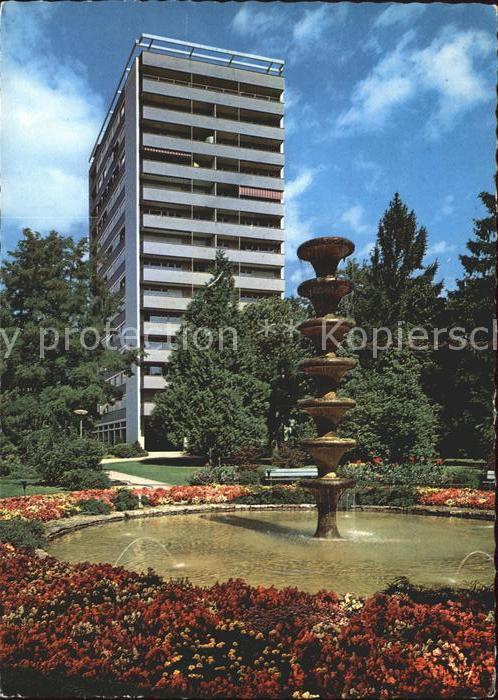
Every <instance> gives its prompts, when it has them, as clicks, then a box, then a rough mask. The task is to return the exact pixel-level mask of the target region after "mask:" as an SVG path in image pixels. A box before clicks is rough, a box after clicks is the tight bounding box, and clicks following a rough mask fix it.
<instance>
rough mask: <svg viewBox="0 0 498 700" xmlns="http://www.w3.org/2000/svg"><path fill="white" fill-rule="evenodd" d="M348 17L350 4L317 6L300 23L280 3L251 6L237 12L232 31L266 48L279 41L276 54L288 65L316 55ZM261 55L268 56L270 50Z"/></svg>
mask: <svg viewBox="0 0 498 700" xmlns="http://www.w3.org/2000/svg"><path fill="white" fill-rule="evenodd" d="M347 13H348V7H347V3H344V2H340V3H337V4H336V5H330V4H328V3H325V2H317V3H315V7H313V8H312V9H306V10H304V12H302V13H301V14H300V16H299V18H298V19H297V20H296V19H295V16H296V15H295V12H289V11H288V10H287V8H285V9H284V8H283V6H281V5H279V4H278V3H267V4H266V3H265V6H264V9H260V8H259V7H255V6H254V4H253V3H247V4H243V5H242V6H241V7H240V8H239V10H237V12H236V14H235V16H234V18H233V19H232V22H231V27H232V29H233V30H234V31H235V32H237V33H238V34H240V35H243V36H250V37H255V38H257V39H259V40H264V42H265V46H266V47H268V45H269V43H270V44H271V43H275V40H277V42H278V43H277V45H276V50H277V51H278V52H279V53H280V55H285V57H286V60H288V61H295V60H296V59H297V58H302V57H303V55H304V54H306V53H309V54H311V53H313V52H316V51H317V50H318V49H319V47H320V45H321V44H322V43H323V42H325V41H327V40H328V39H329V37H327V36H326V34H327V31H328V30H329V29H330V28H331V27H332V26H333V25H336V24H339V23H340V22H343V21H344V20H345V18H346V16H347ZM261 43H262V42H261ZM261 51H262V52H263V53H265V55H267V54H268V49H261Z"/></svg>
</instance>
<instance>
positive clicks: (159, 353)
mask: <svg viewBox="0 0 498 700" xmlns="http://www.w3.org/2000/svg"><path fill="white" fill-rule="evenodd" d="M144 350H145V352H146V355H145V357H144V360H145V361H146V362H169V360H170V357H171V353H172V352H173V350H147V349H145V348H144Z"/></svg>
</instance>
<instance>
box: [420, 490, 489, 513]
mask: <svg viewBox="0 0 498 700" xmlns="http://www.w3.org/2000/svg"><path fill="white" fill-rule="evenodd" d="M417 501H418V503H420V504H423V505H429V506H448V507H451V506H453V507H458V508H477V509H479V510H494V507H495V494H494V492H493V491H478V490H476V489H432V488H421V489H418V494H417Z"/></svg>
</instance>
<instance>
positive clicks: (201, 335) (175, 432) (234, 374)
mask: <svg viewBox="0 0 498 700" xmlns="http://www.w3.org/2000/svg"><path fill="white" fill-rule="evenodd" d="M212 275H213V277H212V279H211V280H210V281H209V282H208V283H207V284H206V285H204V287H203V288H202V289H201V290H199V292H198V293H197V294H196V296H195V297H194V299H193V301H192V303H191V304H190V306H189V308H188V309H187V312H186V314H185V316H184V318H183V320H182V325H181V328H180V332H179V334H178V336H177V347H176V348H175V350H174V351H173V353H172V358H171V364H170V372H169V387H168V390H167V391H165V392H163V393H161V394H160V395H159V396H158V397H157V400H156V405H155V408H154V412H153V415H152V424H153V427H154V429H155V430H156V431H157V432H162V433H163V434H164V435H165V436H166V438H167V439H168V440H169V441H171V442H173V443H175V444H177V445H181V444H182V443H183V439H184V438H186V440H187V443H188V446H189V448H190V449H192V450H193V451H195V452H198V453H199V454H202V455H204V456H205V457H206V458H207V459H208V460H209V461H210V463H212V464H217V463H220V462H221V461H222V460H224V459H225V458H227V457H228V456H229V455H230V454H231V453H232V452H234V451H235V450H236V448H238V447H240V445H241V444H248V443H255V444H263V443H264V442H266V439H267V434H266V425H265V420H264V417H265V413H266V410H267V401H268V387H267V385H266V384H265V383H264V382H262V381H259V380H258V379H256V378H255V377H253V376H251V374H250V373H249V372H248V371H247V367H246V366H245V362H244V358H245V357H246V355H245V353H241V352H240V351H239V330H240V327H241V323H240V311H239V308H238V300H237V295H236V293H235V289H234V279H233V273H232V266H231V264H230V262H229V261H228V259H227V258H226V256H225V254H224V253H223V251H218V252H217V254H216V259H215V264H214V268H213V270H212Z"/></svg>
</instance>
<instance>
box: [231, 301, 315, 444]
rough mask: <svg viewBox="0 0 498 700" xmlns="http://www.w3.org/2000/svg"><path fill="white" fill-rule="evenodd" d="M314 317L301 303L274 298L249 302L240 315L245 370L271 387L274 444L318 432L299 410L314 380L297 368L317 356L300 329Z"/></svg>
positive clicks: (270, 429) (269, 415)
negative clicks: (306, 358) (300, 324)
mask: <svg viewBox="0 0 498 700" xmlns="http://www.w3.org/2000/svg"><path fill="white" fill-rule="evenodd" d="M309 315H310V313H309V309H308V305H307V304H305V303H303V302H301V301H300V300H299V299H295V298H291V299H280V298H271V299H265V300H262V301H260V302H256V303H253V304H249V305H248V306H246V307H245V308H244V309H243V311H242V313H241V319H240V320H241V334H240V335H241V338H242V348H241V349H242V352H243V357H244V360H243V362H244V366H245V367H246V369H247V371H248V372H250V374H251V376H253V377H255V378H256V379H258V380H259V381H261V382H264V383H265V384H266V385H268V387H269V401H268V410H267V413H266V425H267V430H268V440H269V443H270V445H274V444H277V445H280V444H282V443H283V442H286V441H288V440H289V438H291V441H292V439H294V440H295V439H298V438H299V437H304V436H305V435H309V434H312V433H314V424H313V421H312V420H311V419H310V418H309V416H307V414H305V413H303V412H302V411H299V410H298V409H297V402H298V400H299V399H302V398H304V396H306V395H307V394H310V393H312V390H311V381H310V380H309V379H308V378H307V376H306V375H305V374H304V373H303V372H301V371H300V370H299V368H298V365H299V361H300V360H302V359H304V358H305V357H310V356H311V355H312V354H313V351H312V348H311V343H310V342H309V341H307V340H306V339H305V338H303V336H302V335H301V334H300V333H299V332H298V331H297V330H296V325H297V324H298V323H299V322H301V321H303V320H304V319H305V318H307V317H308V316H309Z"/></svg>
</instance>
